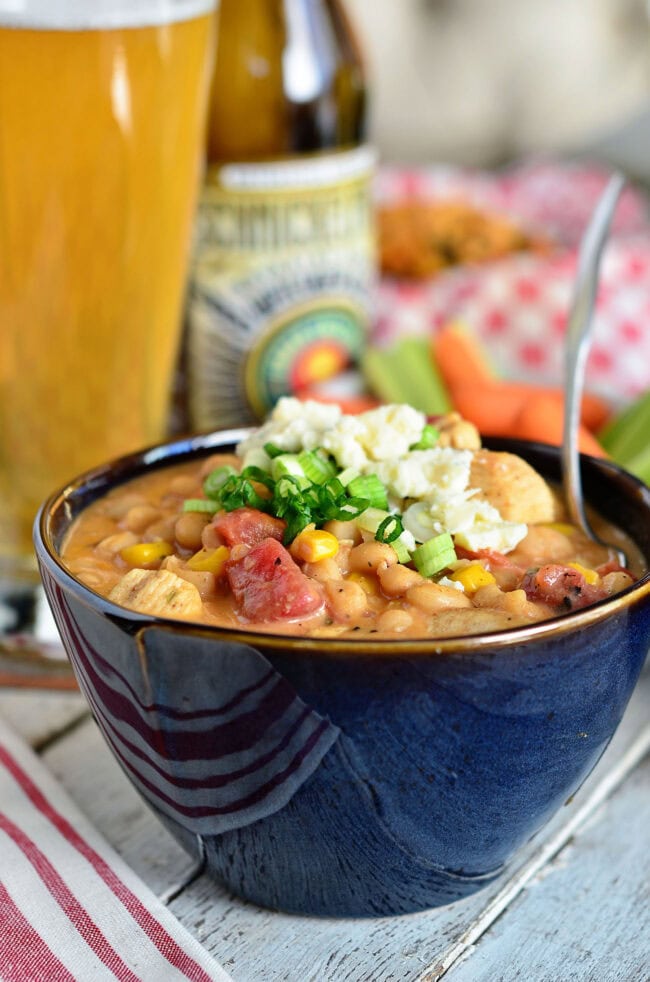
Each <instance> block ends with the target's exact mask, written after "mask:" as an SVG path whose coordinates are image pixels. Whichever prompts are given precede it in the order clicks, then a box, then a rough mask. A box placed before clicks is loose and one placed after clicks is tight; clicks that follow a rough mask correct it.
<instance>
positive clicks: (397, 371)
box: [362, 337, 451, 416]
mask: <svg viewBox="0 0 650 982" xmlns="http://www.w3.org/2000/svg"><path fill="white" fill-rule="evenodd" d="M362 369H363V373H364V376H365V378H366V381H367V383H368V385H369V386H370V388H371V389H372V391H373V392H374V393H375V395H377V396H378V397H379V398H380V399H383V400H385V401H386V402H398V403H399V402H405V403H408V404H409V405H411V406H414V407H415V409H419V410H420V411H421V412H423V413H426V414H427V415H429V416H438V415H442V414H443V413H446V412H449V410H450V409H451V403H450V400H449V396H448V394H447V390H446V388H445V386H444V384H443V382H442V379H441V378H440V375H439V374H438V372H437V370H436V369H435V368H434V366H433V364H432V362H431V358H430V357H429V349H428V343H427V341H426V339H424V338H416V337H411V338H403V339H402V340H401V341H398V342H397V343H396V344H394V345H392V346H391V347H390V348H382V349H378V348H368V350H367V351H366V352H365V354H364V356H363V361H362Z"/></svg>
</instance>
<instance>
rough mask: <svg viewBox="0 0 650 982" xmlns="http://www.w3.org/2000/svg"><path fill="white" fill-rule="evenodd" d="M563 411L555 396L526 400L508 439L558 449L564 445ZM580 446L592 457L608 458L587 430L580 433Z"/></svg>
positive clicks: (581, 428)
mask: <svg viewBox="0 0 650 982" xmlns="http://www.w3.org/2000/svg"><path fill="white" fill-rule="evenodd" d="M563 427H564V408H563V406H562V404H561V403H558V401H557V399H555V398H554V397H553V396H552V395H551V396H549V395H544V394H541V395H535V396H532V397H531V398H530V399H527V400H526V402H525V403H524V405H523V406H522V407H521V410H520V411H519V413H518V415H517V418H516V419H515V421H514V424H513V426H512V429H511V431H510V433H509V434H508V435H509V436H513V437H517V438H519V439H521V440H537V441H539V442H540V443H550V444H552V445H553V446H556V447H559V446H560V445H561V443H562V435H563ZM578 446H579V448H580V451H581V452H582V453H586V454H591V455H592V456H593V457H606V456H607V454H606V453H605V451H604V450H603V448H602V447H601V445H600V444H599V443H598V440H596V438H595V436H594V435H593V433H591V432H590V431H589V430H588V429H587V428H586V427H585V426H583V425H581V426H580V427H579V430H578Z"/></svg>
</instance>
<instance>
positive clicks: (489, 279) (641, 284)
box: [373, 161, 650, 403]
mask: <svg viewBox="0 0 650 982" xmlns="http://www.w3.org/2000/svg"><path fill="white" fill-rule="evenodd" d="M609 176H610V174H609V172H608V171H607V170H606V169H605V168H603V167H600V166H597V165H590V164H560V163H555V162H547V161H543V162H534V163H529V164H525V165H521V166H519V167H516V168H513V169H510V170H508V171H505V172H503V173H495V174H486V173H484V172H475V171H465V170H459V169H454V168H446V167H435V168H428V169H421V170H404V169H398V168H385V169H383V170H382V171H380V173H379V175H378V178H377V183H376V196H377V200H378V201H380V202H391V201H398V200H404V199H413V198H424V199H433V200H435V199H447V200H448V199H455V200H458V199H463V200H466V201H469V202H471V203H472V204H474V205H476V206H478V207H481V208H485V209H487V210H491V211H494V212H498V213H500V214H504V215H507V216H510V217H511V218H513V219H514V220H516V221H517V222H518V223H519V224H522V225H523V226H524V227H526V228H527V229H529V230H531V231H537V232H542V233H544V234H546V235H547V236H549V237H550V238H551V239H552V240H553V241H554V242H555V243H557V246H558V248H557V250H556V251H552V252H551V253H550V254H549V255H544V256H541V255H533V254H527V253H519V254H515V255H512V256H510V257H508V258H506V259H503V260H499V261H498V262H493V263H489V264H486V265H482V266H473V267H470V266H463V267H457V268H455V269H452V270H450V271H449V272H445V273H442V274H439V275H438V276H436V277H434V278H432V279H430V280H427V281H419V282H409V281H399V280H391V279H383V280H382V281H381V283H380V285H379V288H378V296H377V312H376V319H375V326H374V332H373V343H375V344H377V345H380V346H383V345H386V344H390V343H391V342H392V341H394V340H395V339H396V338H397V337H400V336H403V335H406V334H411V335H412V334H427V333H430V332H432V331H435V330H436V329H438V328H439V327H440V326H441V325H442V324H444V323H446V322H448V321H450V320H460V321H463V322H464V323H466V324H467V325H468V327H470V328H471V329H472V331H474V332H475V333H476V335H477V336H478V337H479V339H480V340H481V341H482V342H483V344H484V346H485V348H486V350H487V352H488V354H489V355H490V356H491V359H492V361H493V363H494V364H495V366H496V368H497V369H498V371H499V372H500V373H501V374H502V375H503V376H504V377H507V378H515V379H521V380H523V381H528V380H534V381H538V382H542V383H548V384H555V385H558V384H561V383H562V379H563V338H564V333H565V328H566V318H567V313H568V309H569V305H570V302H571V295H572V286H573V281H574V277H575V274H576V260H577V246H578V244H579V241H580V237H581V234H582V232H583V230H584V228H585V226H586V224H587V222H588V220H589V217H590V216H591V213H592V211H593V209H594V207H595V205H596V202H597V200H598V198H599V196H600V194H601V192H602V191H603V189H604V187H605V184H606V183H607V181H608V179H609ZM592 337H593V341H592V347H591V352H590V356H589V361H588V364H587V379H586V384H587V387H588V388H590V389H591V390H592V391H594V392H600V393H602V394H603V395H604V396H606V397H608V398H609V399H610V400H612V401H613V402H614V403H624V402H627V401H629V400H630V399H633V398H634V397H635V396H638V395H639V394H640V393H642V392H644V391H645V390H646V389H648V388H650V213H649V210H648V203H647V200H646V198H645V197H644V195H643V194H642V193H641V192H640V191H638V190H636V189H635V188H633V187H627V188H626V189H625V190H624V192H623V195H622V196H621V199H620V202H619V205H618V207H617V210H616V214H615V216H614V221H613V224H612V230H611V233H610V238H609V240H608V243H607V246H606V249H605V253H604V257H603V263H602V267H601V282H600V288H599V292H598V299H597V309H596V321H595V324H594V332H593V335H592Z"/></svg>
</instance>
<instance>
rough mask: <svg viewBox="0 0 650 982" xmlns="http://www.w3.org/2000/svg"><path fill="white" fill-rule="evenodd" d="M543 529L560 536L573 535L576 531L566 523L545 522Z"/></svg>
mask: <svg viewBox="0 0 650 982" xmlns="http://www.w3.org/2000/svg"><path fill="white" fill-rule="evenodd" d="M545 527H546V528H547V529H553V531H554V532H561V533H562V535H573V533H574V532H575V530H576V528H575V525H569V523H568V522H545Z"/></svg>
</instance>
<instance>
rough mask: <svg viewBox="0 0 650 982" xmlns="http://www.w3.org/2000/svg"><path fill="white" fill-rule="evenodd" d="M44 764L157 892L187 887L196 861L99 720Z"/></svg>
mask: <svg viewBox="0 0 650 982" xmlns="http://www.w3.org/2000/svg"><path fill="white" fill-rule="evenodd" d="M42 759H43V762H44V763H45V764H46V765H47V767H49V769H50V770H51V771H52V773H53V774H54V776H55V777H57V778H58V779H59V781H60V782H61V784H62V785H63V787H64V788H65V789H66V791H68V793H69V794H70V797H71V798H72V799H73V800H74V801H75V802H76V804H77V805H78V806H79V808H80V809H81V811H82V812H83V813H84V814H85V815H86V817H87V818H89V819H90V821H91V822H92V823H93V824H94V825H95V826H96V827H97V828H98V829H99V830H100V831H101V832H102V833H103V835H104V836H105V838H106V839H108V841H109V842H110V843H111V845H112V846H113V847H114V848H115V849H116V850H117V852H119V853H120V855H121V856H122V858H123V859H124V860H125V861H126V862H127V863H128V864H129V866H131V868H132V869H133V870H134V871H135V872H136V873H137V874H138V875H139V876H141V877H142V879H143V880H144V881H145V883H147V885H148V886H149V887H150V888H151V889H152V890H153V891H154V893H156V894H158V896H161V895H164V894H165V893H166V892H167V891H170V890H172V891H174V890H175V888H176V887H177V886H178V885H179V884H183V883H185V882H186V880H187V878H188V876H190V875H191V874H192V872H193V871H194V863H193V861H192V859H191V858H190V857H189V856H188V855H187V854H186V853H185V852H184V850H183V849H181V847H180V846H179V845H178V844H177V843H176V841H175V839H173V838H172V837H171V835H170V834H169V833H168V832H167V830H166V829H165V828H163V826H162V825H161V824H160V822H158V820H157V819H156V818H154V816H153V815H152V814H151V812H150V811H149V809H148V808H147V806H146V805H145V803H144V802H143V801H142V799H141V798H140V796H139V794H138V793H137V792H136V791H135V789H134V788H133V787H132V786H131V784H130V783H129V781H128V780H127V778H126V777H125V775H124V774H123V773H122V771H121V769H120V767H119V765H118V764H117V762H116V760H115V758H114V757H113V756H112V754H111V753H110V752H109V751H108V749H107V747H106V745H105V743H104V740H103V737H102V736H101V734H100V732H99V729H98V728H97V725H96V724H95V721H94V720H93V719H87V720H85V721H84V722H83V723H82V724H81V725H80V726H78V727H77V728H76V729H75V730H74V731H73V732H70V733H69V734H67V735H64V736H63V737H62V738H61V739H60V740H57V741H56V742H55V743H53V744H51V745H50V746H49V747H48V748H47V749H46V750H45V751H44V753H43V755H42Z"/></svg>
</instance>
